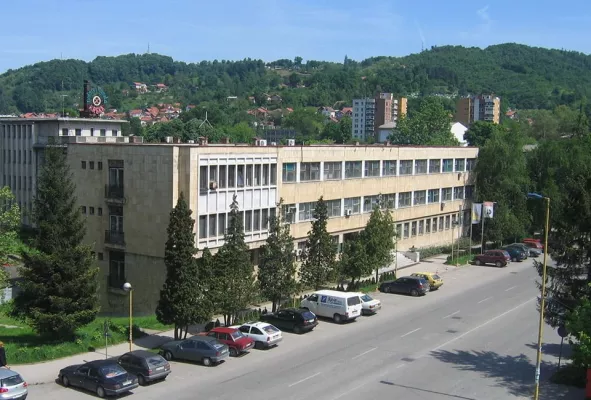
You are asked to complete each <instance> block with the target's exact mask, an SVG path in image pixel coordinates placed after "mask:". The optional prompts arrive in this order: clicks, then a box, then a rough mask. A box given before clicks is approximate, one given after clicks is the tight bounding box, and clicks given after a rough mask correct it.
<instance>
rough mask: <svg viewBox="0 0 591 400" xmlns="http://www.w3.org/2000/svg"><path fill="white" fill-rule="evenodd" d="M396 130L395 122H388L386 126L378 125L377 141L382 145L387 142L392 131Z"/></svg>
mask: <svg viewBox="0 0 591 400" xmlns="http://www.w3.org/2000/svg"><path fill="white" fill-rule="evenodd" d="M394 128H396V122H395V121H392V122H388V123H386V124H383V125H380V127H379V128H378V134H377V140H378V142H380V143H384V142H387V141H388V138H389V137H390V135H391V134H392V130H394Z"/></svg>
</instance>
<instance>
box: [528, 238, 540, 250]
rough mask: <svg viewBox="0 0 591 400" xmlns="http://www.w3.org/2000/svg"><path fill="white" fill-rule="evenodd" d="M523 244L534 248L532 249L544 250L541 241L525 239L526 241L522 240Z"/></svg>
mask: <svg viewBox="0 0 591 400" xmlns="http://www.w3.org/2000/svg"><path fill="white" fill-rule="evenodd" d="M523 243H524V244H526V245H527V246H529V247H532V248H534V249H540V250H543V249H544V245H543V244H542V241H541V240H540V239H532V238H527V239H523Z"/></svg>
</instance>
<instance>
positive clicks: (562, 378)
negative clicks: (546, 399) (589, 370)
mask: <svg viewBox="0 0 591 400" xmlns="http://www.w3.org/2000/svg"><path fill="white" fill-rule="evenodd" d="M550 381H551V382H553V383H557V384H559V385H568V386H576V387H579V388H584V387H585V383H586V381H587V377H586V370H585V368H582V367H578V366H576V365H574V364H568V365H565V366H564V367H562V368H560V370H558V371H556V373H555V374H554V375H552V377H551V378H550Z"/></svg>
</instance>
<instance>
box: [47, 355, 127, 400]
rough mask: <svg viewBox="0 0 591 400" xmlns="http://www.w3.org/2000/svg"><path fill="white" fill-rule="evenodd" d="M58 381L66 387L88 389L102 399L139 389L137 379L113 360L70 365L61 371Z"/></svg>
mask: <svg viewBox="0 0 591 400" xmlns="http://www.w3.org/2000/svg"><path fill="white" fill-rule="evenodd" d="M58 379H59V381H60V382H61V383H62V384H63V385H64V386H66V387H68V386H74V387H78V388H81V389H86V390H89V391H91V392H94V393H96V395H97V396H98V397H101V398H102V397H105V396H118V395H120V394H123V393H127V392H129V391H130V390H133V389H135V388H137V387H138V382H137V377H136V376H135V375H133V374H131V373H129V372H127V371H126V370H125V369H123V367H121V366H120V365H119V364H117V362H116V361H113V360H96V361H90V362H87V363H85V364H78V365H70V366H69V367H66V368H64V369H62V370H60V373H59V375H58Z"/></svg>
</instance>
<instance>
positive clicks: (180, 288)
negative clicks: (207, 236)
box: [156, 193, 203, 339]
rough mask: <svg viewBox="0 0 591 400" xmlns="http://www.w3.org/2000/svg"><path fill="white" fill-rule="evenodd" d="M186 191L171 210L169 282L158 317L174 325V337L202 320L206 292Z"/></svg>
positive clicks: (167, 255)
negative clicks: (203, 290) (196, 255)
mask: <svg viewBox="0 0 591 400" xmlns="http://www.w3.org/2000/svg"><path fill="white" fill-rule="evenodd" d="M191 214H192V211H191V210H190V209H189V206H188V205H187V202H186V201H185V198H184V196H183V194H182V193H181V195H180V196H179V199H178V201H177V204H176V206H175V207H174V208H173V209H172V211H171V212H170V220H169V223H168V229H167V233H168V240H167V241H166V245H165V249H164V264H165V265H166V281H165V282H164V287H163V288H162V290H161V291H160V299H159V300H158V306H157V307H156V318H157V319H158V321H159V322H161V323H163V324H174V338H175V339H180V338H185V337H186V336H187V330H188V327H189V325H190V324H192V323H194V322H196V320H197V319H198V312H199V310H198V309H197V305H198V301H199V299H200V298H201V296H202V295H203V293H202V292H201V290H200V289H201V288H200V286H199V279H198V276H197V272H198V268H197V260H196V259H195V258H194V255H195V253H196V252H197V250H196V249H195V239H194V235H193V226H194V225H195V220H194V219H193V218H191Z"/></svg>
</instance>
